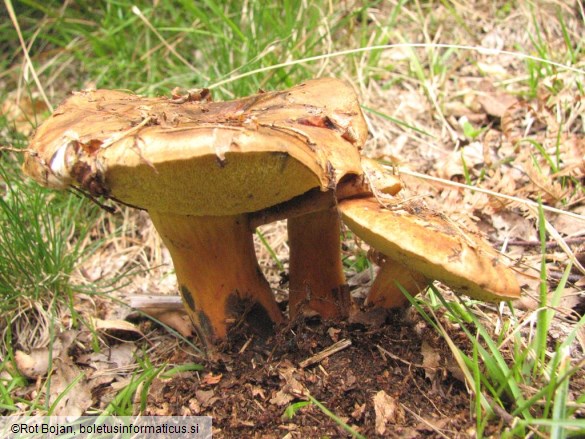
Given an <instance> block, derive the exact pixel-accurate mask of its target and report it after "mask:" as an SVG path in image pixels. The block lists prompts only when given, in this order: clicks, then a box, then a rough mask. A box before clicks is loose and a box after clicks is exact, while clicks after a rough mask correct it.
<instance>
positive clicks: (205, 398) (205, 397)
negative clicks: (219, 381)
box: [195, 390, 219, 407]
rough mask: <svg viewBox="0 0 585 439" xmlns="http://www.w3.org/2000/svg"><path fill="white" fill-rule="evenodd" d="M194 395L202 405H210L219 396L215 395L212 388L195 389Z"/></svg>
mask: <svg viewBox="0 0 585 439" xmlns="http://www.w3.org/2000/svg"><path fill="white" fill-rule="evenodd" d="M195 397H196V398H197V401H199V403H200V404H201V406H202V407H211V406H212V405H213V404H214V403H215V402H216V401H218V400H219V398H218V397H217V396H215V392H214V391H213V390H196V391H195Z"/></svg>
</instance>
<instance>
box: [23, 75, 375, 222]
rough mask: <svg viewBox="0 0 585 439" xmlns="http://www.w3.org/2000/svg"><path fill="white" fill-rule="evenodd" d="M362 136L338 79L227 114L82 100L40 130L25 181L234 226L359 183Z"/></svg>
mask: <svg viewBox="0 0 585 439" xmlns="http://www.w3.org/2000/svg"><path fill="white" fill-rule="evenodd" d="M366 135H367V127H366V124H365V121H364V119H363V116H362V114H361V111H360V108H359V105H358V102H357V99H356V96H355V93H354V92H353V90H352V89H351V87H350V86H349V85H348V84H347V83H345V82H344V81H340V80H337V79H329V78H324V79H317V80H311V81H307V82H305V83H303V84H300V85H298V86H296V87H293V88H291V89H289V90H285V91H276V92H267V93H260V94H257V95H254V96H250V97H247V98H244V99H239V100H235V101H228V102H208V101H206V100H204V99H202V100H197V99H174V100H172V99H168V98H144V97H140V96H136V95H132V94H127V93H123V92H119V91H108V90H97V91H84V92H79V93H75V94H74V95H73V96H71V97H69V98H68V99H67V100H66V101H64V102H63V103H62V104H61V105H60V106H59V107H58V108H57V110H56V111H55V113H54V114H53V115H52V117H51V118H50V119H49V120H48V121H46V122H45V123H44V124H43V125H42V126H41V127H40V128H39V129H38V131H37V132H36V134H35V136H34V138H33V139H32V141H31V144H30V148H29V150H30V151H33V152H32V153H29V154H28V155H27V157H26V160H25V164H24V171H25V172H26V173H27V174H28V175H29V176H31V177H33V178H35V179H36V180H37V181H38V182H39V183H41V184H43V185H45V186H49V187H54V188H65V187H67V186H69V185H74V186H78V187H80V188H82V189H84V190H87V191H88V192H90V193H92V194H93V195H105V196H109V197H112V198H115V199H117V200H120V201H123V202H125V203H127V204H130V205H134V206H137V207H141V208H145V209H148V210H153V211H159V212H173V213H176V214H193V215H233V214H239V213H244V212H252V211H257V210H260V209H264V208H266V207H268V206H271V205H274V204H277V203H280V202H283V201H286V200H289V199H291V198H293V197H295V196H297V195H300V194H302V193H305V192H306V191H308V190H310V189H312V188H317V187H319V188H321V189H322V190H327V189H328V188H333V187H334V186H335V185H336V184H337V183H338V182H339V180H340V179H341V178H343V177H344V176H345V175H348V174H361V167H360V157H359V151H358V147H359V146H361V145H362V144H363V142H364V141H365V137H366Z"/></svg>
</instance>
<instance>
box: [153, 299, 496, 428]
mask: <svg viewBox="0 0 585 439" xmlns="http://www.w3.org/2000/svg"><path fill="white" fill-rule="evenodd" d="M440 320H445V319H442V318H440ZM352 321H353V322H354V323H351V322H352ZM357 321H361V323H358V322H357ZM443 324H444V326H445V327H451V328H452V329H453V330H452V331H449V332H452V334H451V336H452V337H453V338H454V339H455V340H457V343H458V345H459V346H465V344H466V343H465V340H464V337H465V335H464V334H462V332H461V331H460V329H459V330H458V329H457V328H456V327H454V326H453V325H452V324H449V322H447V321H445V322H443ZM230 340H232V343H230V344H229V345H226V346H223V347H221V348H220V350H221V352H217V353H216V354H215V355H214V356H215V358H214V359H213V360H208V361H207V362H206V364H205V370H204V372H203V373H197V372H189V373H182V374H180V375H176V376H174V377H172V378H170V379H156V380H155V382H153V384H152V386H151V389H150V392H149V397H148V401H147V404H146V407H148V408H147V411H146V413H144V414H148V415H161V414H164V415H171V414H172V415H207V416H211V417H212V419H213V428H214V435H217V436H216V437H225V438H232V437H262V438H282V437H288V438H307V437H350V436H351V434H349V433H348V432H347V431H344V430H343V429H342V428H341V427H340V426H339V425H337V424H336V422H335V421H334V420H333V419H332V418H331V417H330V416H327V415H326V414H324V413H323V412H322V411H321V410H320V409H319V407H317V405H315V404H312V403H309V404H307V405H305V406H304V407H302V408H300V409H299V410H298V411H296V413H294V415H293V416H292V417H289V416H287V415H286V414H285V411H286V410H287V408H290V407H292V406H294V405H295V403H298V402H302V401H307V400H308V396H307V395H308V394H310V395H311V396H312V397H313V398H314V399H315V400H317V401H318V402H320V403H321V404H322V405H323V406H325V407H326V408H327V409H329V410H330V411H331V412H333V413H334V414H335V415H336V416H338V417H339V418H341V419H342V420H343V421H344V422H345V423H346V424H347V425H349V426H351V428H353V429H354V430H355V431H356V432H359V434H361V435H364V436H366V437H368V438H377V437H401V438H404V437H406V438H408V437H411V438H415V437H417V438H418V437H451V438H456V437H470V436H474V434H473V431H474V428H475V420H474V419H473V416H472V407H471V405H470V404H471V396H470V393H469V391H468V390H467V389H466V386H465V384H464V383H463V382H462V381H460V379H458V378H457V375H460V373H458V372H457V371H458V370H459V369H458V368H457V366H456V365H455V363H454V361H453V359H452V357H451V354H450V351H449V348H448V346H447V345H446V342H445V341H444V340H443V339H441V338H440V337H438V336H437V333H436V332H435V331H434V330H433V329H432V328H430V327H429V326H428V324H427V323H426V322H424V321H423V320H422V319H421V317H420V315H419V314H418V313H417V312H416V311H414V310H399V311H391V312H388V313H385V315H381V313H380V311H379V310H378V311H374V312H373V313H372V312H370V313H368V312H362V311H357V312H354V313H353V314H352V316H351V317H350V319H349V322H326V321H325V322H322V321H320V320H319V319H308V320H306V321H304V322H296V323H295V324H293V325H289V326H287V327H286V328H280V329H279V331H278V332H277V334H276V335H275V336H274V337H272V338H271V339H269V340H266V341H264V342H261V341H258V340H254V339H249V338H247V337H245V336H243V334H231V338H230ZM235 340H237V341H235ZM340 340H350V341H351V345H350V346H349V347H347V348H345V349H343V350H341V351H339V352H336V353H334V354H332V355H330V356H328V357H326V358H325V359H323V360H322V361H320V362H318V363H316V364H313V365H309V366H306V367H304V368H303V367H301V365H300V364H301V363H302V362H303V361H304V360H306V359H307V358H310V357H312V356H313V355H314V354H316V353H319V352H320V351H322V350H324V349H325V348H327V347H329V346H331V345H333V344H335V343H336V342H338V341H340ZM425 351H426V353H424V354H423V352H425ZM425 356H426V357H427V358H425ZM429 358H430V359H431V360H430V361H429ZM167 361H168V362H169V363H179V364H181V363H185V362H189V361H190V359H189V352H188V349H186V348H184V349H174V350H173V351H172V352H170V355H169V356H168V358H167ZM191 361H192V360H191ZM450 369H451V370H453V372H454V374H455V375H454V374H453V373H451V372H450V371H449V370H450ZM459 378H461V376H459ZM375 401H378V402H377V403H376V402H375ZM376 404H377V405H378V413H377V411H376V409H375V405H376ZM497 427H498V423H497V422H495V423H492V428H493V429H494V431H492V433H493V432H495V431H498V429H497ZM485 433H486V434H490V431H486V432H485ZM445 435H446V436H445Z"/></svg>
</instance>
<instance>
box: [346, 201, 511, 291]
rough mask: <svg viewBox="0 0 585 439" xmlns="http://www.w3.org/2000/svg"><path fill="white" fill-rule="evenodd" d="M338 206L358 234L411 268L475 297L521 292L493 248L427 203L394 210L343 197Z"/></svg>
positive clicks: (379, 249) (373, 203) (382, 251)
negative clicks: (412, 207)
mask: <svg viewBox="0 0 585 439" xmlns="http://www.w3.org/2000/svg"><path fill="white" fill-rule="evenodd" d="M339 209H340V210H341V213H342V216H343V220H344V222H345V224H347V226H348V227H349V228H350V229H351V230H352V231H353V232H354V233H355V234H356V235H357V236H359V237H360V238H361V239H363V240H364V241H365V242H367V243H368V244H369V245H371V246H372V247H374V248H375V249H376V250H378V251H380V252H381V253H383V254H385V255H386V256H387V257H388V258H390V259H392V260H393V261H395V262H397V263H399V264H402V265H403V266H404V267H406V268H407V269H409V270H412V271H416V272H419V273H421V274H423V275H424V276H425V277H427V278H428V279H436V280H439V281H441V282H443V283H445V284H447V285H449V286H450V287H452V288H453V289H454V290H455V291H456V292H459V293H463V294H467V295H468V296H471V297H473V298H476V299H479V300H484V301H491V302H493V301H500V300H510V299H516V298H518V297H519V296H520V287H519V285H518V281H517V280H516V277H515V276H514V274H513V272H512V271H511V270H510V269H509V268H508V267H507V266H506V265H504V264H503V263H502V262H501V261H500V258H499V257H498V254H497V252H496V251H495V250H493V249H492V248H491V247H489V246H488V245H487V244H486V243H484V242H483V241H482V239H480V238H479V237H478V236H476V235H474V234H471V233H469V232H464V231H463V230H462V229H461V228H459V227H458V226H456V225H455V224H454V223H452V222H450V221H448V220H446V219H444V218H443V217H442V216H440V215H438V214H436V213H434V212H431V211H429V210H428V209H425V208H422V207H416V208H414V209H413V211H407V210H404V209H399V208H397V209H395V210H393V209H392V208H390V209H388V208H385V207H383V206H381V205H380V204H379V202H377V201H376V200H375V199H372V198H360V199H348V200H343V201H341V202H340V203H339Z"/></svg>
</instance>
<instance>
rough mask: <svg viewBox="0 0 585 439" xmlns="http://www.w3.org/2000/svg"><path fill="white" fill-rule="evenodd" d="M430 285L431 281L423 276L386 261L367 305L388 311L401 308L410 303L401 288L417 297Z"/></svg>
mask: <svg viewBox="0 0 585 439" xmlns="http://www.w3.org/2000/svg"><path fill="white" fill-rule="evenodd" d="M428 285H429V281H428V280H427V278H426V277H425V276H423V275H422V274H420V273H418V272H416V271H412V270H409V269H407V268H406V267H404V266H403V265H401V264H398V263H396V262H395V261H393V260H391V259H386V260H385V261H382V264H381V266H380V271H378V274H377V276H376V278H375V279H374V283H373V284H372V286H371V288H370V292H369V293H368V297H367V298H366V304H368V305H373V306H378V307H381V308H387V309H390V308H400V307H403V306H405V305H406V304H408V303H409V302H408V299H407V298H406V296H405V295H404V294H403V293H402V289H401V288H403V289H404V290H406V291H407V292H408V294H410V295H411V296H416V295H417V294H419V293H420V292H422V291H423V290H424V289H425V288H426V287H428Z"/></svg>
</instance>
